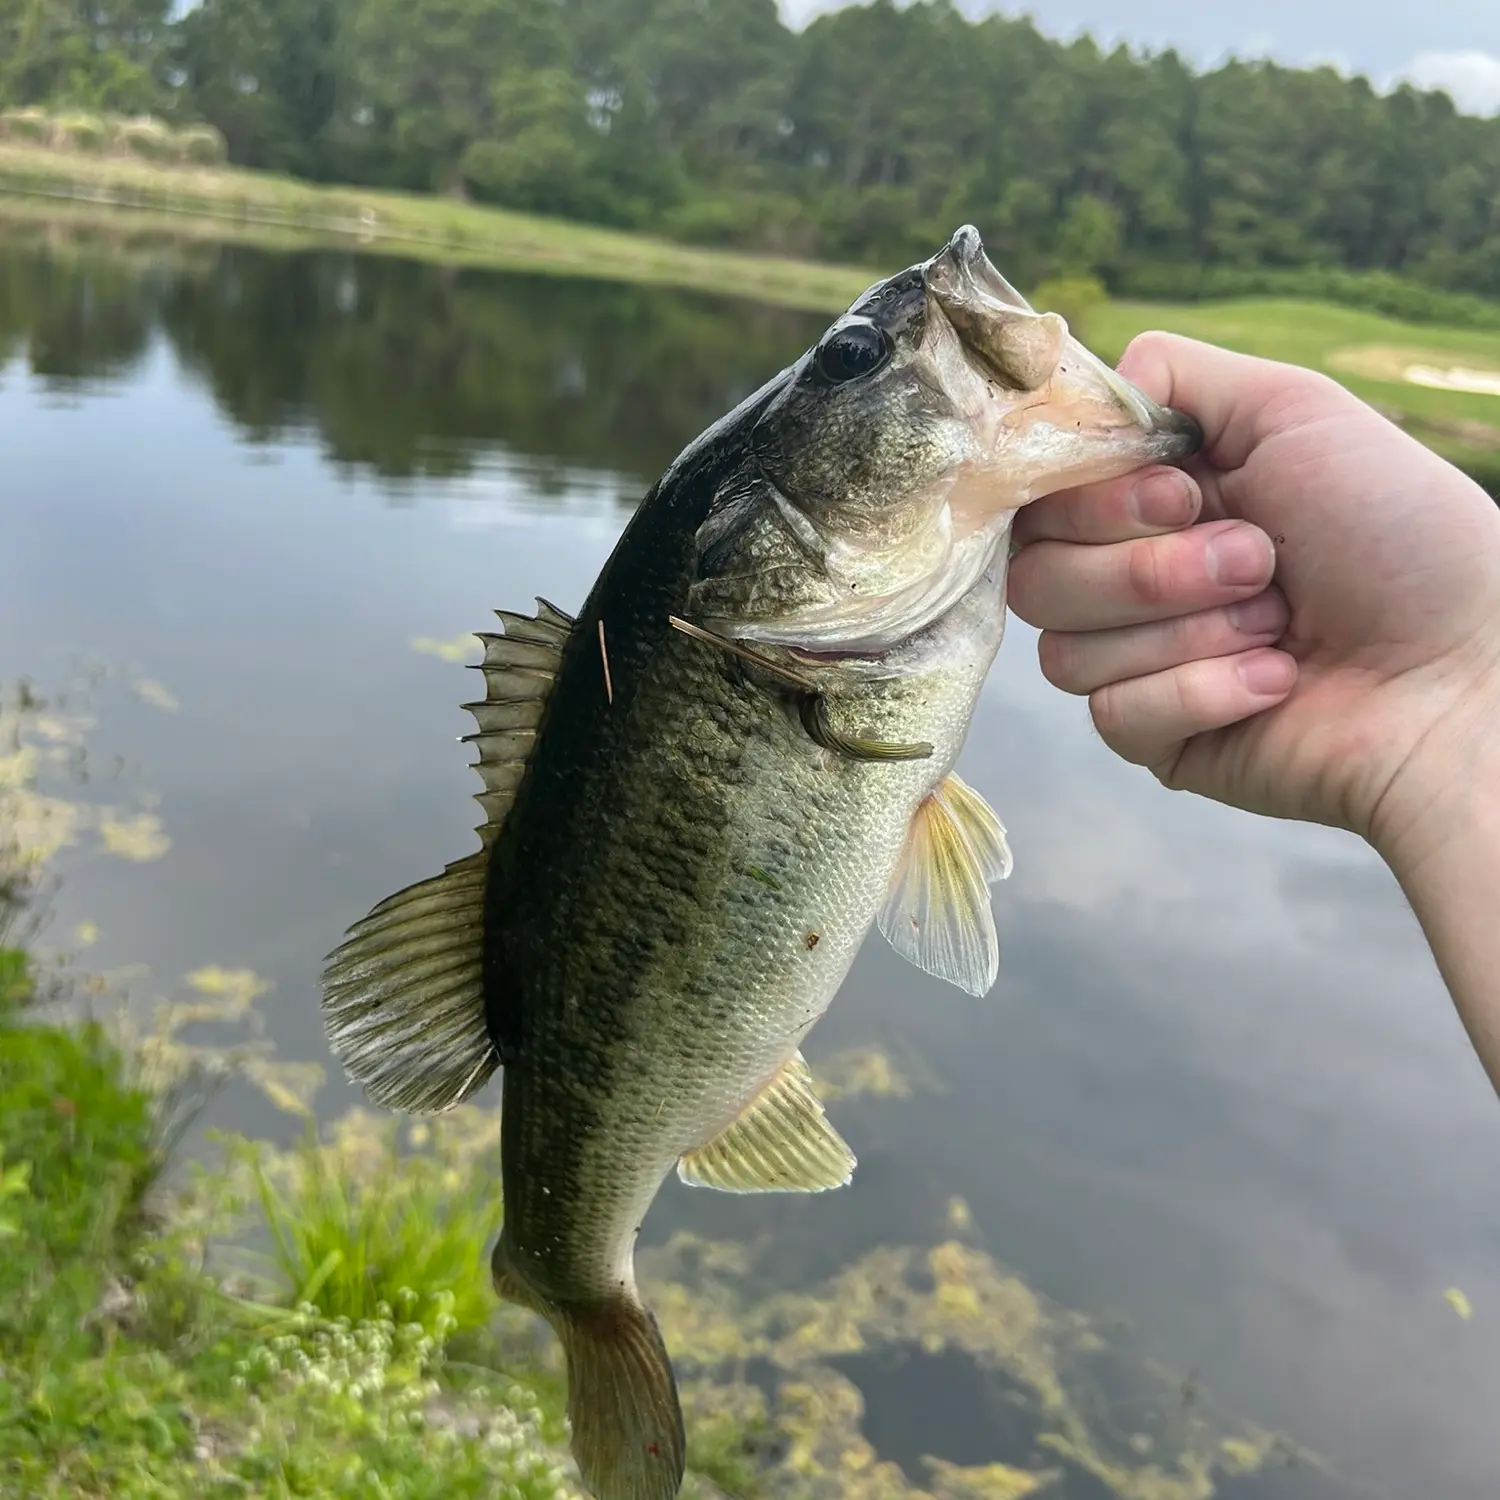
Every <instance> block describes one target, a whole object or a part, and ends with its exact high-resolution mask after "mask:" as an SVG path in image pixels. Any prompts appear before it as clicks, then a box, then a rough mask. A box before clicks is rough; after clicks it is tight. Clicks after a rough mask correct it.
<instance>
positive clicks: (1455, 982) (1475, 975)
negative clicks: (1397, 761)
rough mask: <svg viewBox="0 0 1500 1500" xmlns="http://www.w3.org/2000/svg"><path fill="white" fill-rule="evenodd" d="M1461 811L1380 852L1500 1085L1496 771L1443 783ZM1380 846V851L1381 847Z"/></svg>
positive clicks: (1499, 805) (1499, 803)
mask: <svg viewBox="0 0 1500 1500" xmlns="http://www.w3.org/2000/svg"><path fill="white" fill-rule="evenodd" d="M1450 790H1451V792H1452V795H1453V796H1454V797H1455V799H1456V800H1461V804H1462V812H1461V815H1459V816H1456V817H1454V818H1451V819H1446V820H1445V819H1441V818H1439V817H1438V815H1437V814H1436V811H1434V813H1433V824H1434V826H1433V828H1432V829H1431V830H1430V831H1429V832H1428V833H1427V835H1426V836H1425V837H1421V838H1420V839H1410V840H1408V841H1407V842H1406V844H1405V845H1404V846H1402V845H1398V846H1397V847H1395V848H1394V849H1392V850H1391V851H1390V852H1388V853H1386V859H1387V862H1388V863H1389V864H1390V866H1391V868H1392V870H1393V871H1394V873H1395V875H1396V878H1397V880H1399V881H1400V883H1401V888H1402V890H1403V891H1404V892H1405V893H1406V898H1407V900H1408V901H1409V902H1410V903H1411V906H1412V910H1413V911H1414V912H1415V913H1416V917H1417V920H1418V921H1419V922H1420V923H1421V924H1422V931H1423V932H1424V933H1425V934H1426V937H1427V941H1428V944H1429V945H1430V947H1431V948H1432V952H1433V956H1434V957H1435V958H1436V959H1437V964H1438V969H1439V970H1440V972H1441V973H1442V976H1443V982H1444V983H1445V984H1446V985H1447V987H1448V993H1449V994H1450V995H1451V996H1452V997H1453V1003H1454V1004H1455V1005H1456V1006H1457V1007H1458V1013H1459V1016H1460V1018H1461V1019H1462V1021H1463V1024H1464V1027H1465V1028H1466V1030H1467V1031H1468V1033H1469V1037H1470V1039H1471V1040H1472V1041H1473V1043H1474V1049H1475V1051H1476V1052H1478V1054H1479V1060H1480V1062H1481V1063H1482V1064H1483V1065H1484V1069H1485V1071H1486V1072H1487V1073H1488V1074H1489V1077H1490V1082H1491V1083H1492V1084H1493V1085H1494V1086H1495V1088H1496V1090H1497V1091H1500V779H1496V778H1494V777H1486V778H1484V779H1482V780H1477V781H1474V782H1471V783H1468V784H1467V785H1466V786H1461V787H1454V788H1452V789H1450ZM1383 852H1385V851H1383Z"/></svg>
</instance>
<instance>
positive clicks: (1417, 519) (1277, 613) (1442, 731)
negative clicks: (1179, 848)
mask: <svg viewBox="0 0 1500 1500" xmlns="http://www.w3.org/2000/svg"><path fill="white" fill-rule="evenodd" d="M1121 369H1122V371H1123V372H1124V373H1125V374H1126V375H1128V376H1129V378H1130V379H1132V380H1133V381H1135V382H1136V383H1137V384H1138V385H1139V386H1141V387H1142V389H1144V390H1145V391H1146V392H1147V393H1148V394H1149V395H1151V396H1153V397H1155V398H1156V399H1157V400H1159V401H1161V402H1163V403H1166V404H1169V405H1172V406H1175V407H1178V408H1180V409H1181V410H1184V411H1187V412H1189V413H1191V414H1192V415H1193V416H1195V417H1197V418H1198V420H1199V421H1200V422H1201V423H1202V425H1203V428H1204V433H1205V442H1204V447H1203V451H1202V453H1201V454H1199V456H1198V457H1197V458H1195V459H1194V460H1193V461H1192V462H1191V463H1190V464H1189V465H1188V471H1187V472H1186V473H1184V472H1180V471H1177V470H1172V469H1151V470H1145V471H1142V472H1141V473H1138V474H1134V475H1129V476H1126V477H1125V478H1123V479H1117V480H1111V481H1109V482H1106V483H1103V484H1099V485H1094V486H1089V487H1086V488H1083V489H1079V490H1075V491H1071V492H1067V493H1063V494H1059V495H1054V496H1050V497H1048V498H1046V499H1044V500H1040V501H1037V502H1036V503H1034V504H1033V505H1030V506H1028V507H1027V508H1026V509H1025V510H1023V511H1022V512H1021V513H1020V515H1019V516H1018V517H1017V518H1016V540H1017V544H1018V546H1019V549H1020V550H1019V551H1018V552H1017V554H1016V556H1015V558H1014V560H1013V561H1012V564H1011V574H1010V602H1011V606H1012V607H1013V608H1014V610H1015V612H1016V613H1017V614H1018V615H1019V616H1020V617H1021V618H1022V619H1024V620H1027V621H1028V622H1030V623H1031V624H1032V625H1035V626H1038V627H1040V628H1041V630H1042V636H1041V639H1040V644H1039V648H1038V649H1039V652H1040V656H1041V663H1042V670H1043V672H1044V673H1045V675H1046V676H1047V677H1048V679H1049V680H1050V681H1052V682H1053V683H1055V684H1056V685H1057V686H1059V687H1061V688H1064V689H1066V690H1067V691H1069V692H1074V693H1081V694H1087V695H1088V697H1089V706H1090V710H1091V712H1092V714H1093V718H1094V723H1095V725H1096V726H1097V727H1098V730H1099V733H1100V734H1101V736H1102V737H1103V739H1104V741H1105V743H1106V744H1108V745H1109V746H1110V747H1111V748H1112V749H1114V750H1115V751H1117V752H1118V753H1119V754H1120V755H1122V756H1124V757H1125V758H1126V759H1127V760H1131V761H1134V762H1137V763H1138V764H1140V765H1143V766H1146V767H1148V768H1149V769H1150V770H1151V771H1152V772H1154V773H1155V775H1156V776H1157V777H1158V778H1159V779H1160V780H1161V781H1162V782H1163V783H1165V784H1166V785H1167V786H1170V787H1174V788H1182V789H1186V790H1189V791H1194V792H1198V793H1200V794H1202V795H1204V796H1207V797H1212V798H1215V799H1216V800H1218V801H1221V802H1226V803H1229V804H1231V805H1234V806H1238V807H1243V808H1247V809H1249V810H1251V811H1254V812H1260V813H1266V814H1270V815H1272V816H1276V817H1283V818H1299V819H1305V820H1308V821H1313V822H1320V823H1328V824H1333V825H1335V826H1339V827H1344V828H1348V829H1352V830H1353V831H1354V832H1356V833H1358V834H1360V835H1361V836H1363V837H1365V838H1366V839H1369V840H1370V841H1371V842H1372V843H1374V844H1375V845H1376V846H1377V847H1378V848H1379V849H1380V850H1381V852H1382V853H1383V854H1385V856H1386V858H1387V859H1388V860H1393V859H1394V858H1395V857H1396V856H1397V852H1398V850H1405V849H1406V846H1408V845H1415V844H1418V843H1421V842H1422V841H1423V840H1424V839H1427V840H1430V839H1431V838H1434V837H1441V836H1442V832H1441V830H1442V828H1443V826H1444V824H1445V821H1451V820H1452V819H1455V818H1462V817H1463V816H1464V804H1463V797H1462V794H1463V792H1464V790H1465V786H1466V785H1467V786H1468V787H1472V786H1473V784H1474V781H1473V779H1472V773H1473V772H1474V771H1475V768H1476V767H1477V766H1478V765H1479V764H1480V752H1481V751H1482V750H1483V751H1484V752H1485V755H1484V759H1485V760H1486V761H1488V760H1489V759H1490V758H1491V757H1492V755H1493V751H1491V750H1489V749H1487V747H1486V742H1487V741H1493V740H1494V739H1495V738H1496V737H1497V735H1496V731H1497V730H1500V509H1497V507H1496V505H1495V503H1494V502H1493V501H1492V500H1491V499H1490V498H1489V497H1488V496H1487V495H1486V494H1485V493H1484V492H1483V491H1482V490H1481V489H1480V488H1479V486H1478V485H1476V484H1474V483H1473V482H1472V481H1470V480H1469V479H1468V478H1466V477H1465V476H1464V475H1463V474H1461V473H1460V472H1459V471H1458V470H1457V469H1454V468H1453V467H1452V466H1450V465H1449V464H1447V463H1445V462H1444V461H1443V460H1441V459H1440V458H1438V457H1437V456H1436V455H1434V454H1433V453H1431V452H1430V451H1429V450H1428V449H1426V448H1424V447H1423V446H1422V445H1421V444H1419V443H1418V442H1416V441H1415V439H1413V438H1410V437H1408V436H1407V435H1406V434H1405V433H1403V432H1402V431H1401V430H1400V429H1399V428H1397V427H1396V426H1394V425H1393V424H1391V423H1390V422H1387V421H1386V420H1385V419H1384V418H1383V417H1381V416H1380V415H1379V414H1378V413H1376V412H1375V411H1374V410H1373V409H1372V408H1370V407H1369V406H1367V405H1366V404H1365V403H1363V402H1362V401H1360V400H1358V399H1357V398H1356V397H1355V396H1353V395H1352V394H1350V393H1349V392H1347V391H1345V390H1344V389H1343V388H1342V387H1341V386H1339V385H1338V384H1336V383H1335V382H1334V381H1332V380H1329V379H1328V378H1326V377H1324V376H1322V375H1318V374H1315V373H1313V372H1311V371H1308V370H1303V369H1299V368H1296V367H1294V366H1288V365H1281V364H1276V363H1273V362H1271V361H1268V360H1260V359H1252V358H1249V357H1247V356H1244V355H1239V354H1231V353H1228V352H1226V351H1224V350H1220V349H1216V348H1214V347H1212V346H1210V345H1206V344H1200V343H1196V342H1194V341H1192V340H1189V339H1184V338H1178V337H1175V336H1172V335H1168V334H1159V333H1157V334H1146V335H1143V336H1142V337H1141V338H1138V339H1137V340H1136V341H1135V342H1134V343H1133V344H1132V345H1131V346H1130V348H1129V349H1128V350H1127V351H1126V354H1125V358H1124V359H1123V360H1122V361H1121ZM1273 574H1274V578H1275V582H1274V584H1273V583H1272V581H1271V580H1272V577H1273ZM1407 852H1408V853H1409V855H1410V857H1412V858H1419V857H1420V850H1416V849H1412V850H1409V851H1407Z"/></svg>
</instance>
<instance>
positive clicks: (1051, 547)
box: [1009, 521, 1276, 630]
mask: <svg viewBox="0 0 1500 1500" xmlns="http://www.w3.org/2000/svg"><path fill="white" fill-rule="evenodd" d="M1010 567H1011V571H1010V585H1009V595H1010V604H1011V608H1012V609H1014V610H1015V612H1016V613H1017V614H1018V615H1019V616H1020V617H1021V618H1022V619H1023V620H1025V621H1026V622H1027V623H1028V624H1030V625H1035V626H1037V627H1038V628H1040V629H1042V630H1112V629H1116V628H1118V627H1119V626H1122V625H1138V624H1141V623H1142V622H1143V621H1146V620H1170V619H1173V618H1175V617H1176V616H1178V615H1189V614H1194V613H1196V612H1197V611H1198V610H1201V609H1213V608H1215V607H1216V606H1218V605H1221V604H1235V603H1238V602H1239V601H1240V600H1242V599H1249V598H1252V597H1253V596H1254V595H1256V594H1258V593H1260V591H1261V590H1262V589H1263V588H1265V586H1266V585H1267V584H1268V583H1269V582H1270V581H1271V574H1272V572H1273V571H1274V570H1275V567H1276V553H1275V549H1274V548H1273V547H1272V545H1271V539H1270V537H1268V536H1267V535H1266V534H1265V532H1263V531H1262V530H1261V529H1260V528H1259V527H1258V526H1251V525H1250V524H1249V523H1248V522H1245V521H1209V522H1205V523H1204V524H1202V525H1199V526H1194V527H1191V528H1190V529H1189V530H1187V531H1178V532H1172V533H1169V534H1168V535H1166V536H1154V537H1142V538H1139V539H1138V540H1136V541H1131V542H1113V543H1110V544H1107V545H1104V546H1099V547H1079V546H1075V545H1074V544H1073V543H1071V542H1051V541H1043V542H1033V543H1032V544H1031V546H1029V547H1023V548H1022V549H1021V551H1020V552H1018V553H1017V554H1016V556H1015V558H1014V559H1013V560H1012V562H1011V565H1010Z"/></svg>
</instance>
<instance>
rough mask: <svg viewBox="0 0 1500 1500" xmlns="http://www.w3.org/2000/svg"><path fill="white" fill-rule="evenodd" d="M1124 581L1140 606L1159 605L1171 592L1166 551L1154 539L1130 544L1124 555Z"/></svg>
mask: <svg viewBox="0 0 1500 1500" xmlns="http://www.w3.org/2000/svg"><path fill="white" fill-rule="evenodd" d="M1125 581H1126V586H1127V587H1128V588H1129V590H1130V593H1131V596H1132V597H1133V598H1135V599H1136V600H1138V601H1139V602H1140V603H1142V604H1148V605H1154V604H1160V603H1161V602H1162V601H1163V600H1164V599H1165V598H1166V597H1167V596H1168V594H1169V592H1170V590H1171V573H1170V569H1169V567H1168V564H1167V558H1166V549H1165V548H1164V547H1162V546H1161V545H1160V544H1159V543H1158V542H1157V540H1156V539H1155V538H1152V539H1150V540H1147V541H1139V542H1132V543H1131V544H1130V546H1129V548H1128V549H1127V551H1126V554H1125Z"/></svg>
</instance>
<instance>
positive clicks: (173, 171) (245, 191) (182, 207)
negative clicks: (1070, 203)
mask: <svg viewBox="0 0 1500 1500" xmlns="http://www.w3.org/2000/svg"><path fill="white" fill-rule="evenodd" d="M7 194H9V195H20V196H25V197H32V198H37V199H42V200H47V201H51V202H55V203H71V204H87V205H92V206H94V207H105V208H120V209H131V210H136V211H138V212H139V211H146V212H150V213H153V214H170V215H172V216H173V217H174V218H179V219H184V220H188V219H197V220H200V221H207V222H210V223H213V224H215V225H220V226H223V227H224V228H226V229H228V230H231V231H233V230H236V229H239V228H242V227H250V228H253V229H256V230H270V231H276V232H280V233H282V234H283V235H287V234H290V235H295V236H299V237H302V238H303V240H304V242H313V243H325V244H326V243H338V244H342V245H345V246H351V245H352V246H357V247H361V248H365V249H370V250H384V251H388V252H394V253H399V254H402V255H419V256H422V257H425V258H429V259H435V260H442V261H444V262H447V263H450V264H454V265H471V266H489V267H494V268H497V269H519V268H525V269H530V270H545V271H551V272H554V273H556V274H559V275H575V276H598V277H604V278H606V279H612V280H621V281H634V282H641V283H647V284H653V285H668V286H681V287H689V288H697V289H699V290H703V291H714V292H724V293H729V294H733V295H736V296H742V297H751V298H755V299H758V300H761V301H766V302H771V303H775V304H777V305H780V306H785V307H795V308H804V309H810V310H813V311H822V310H825V309H831V308H843V307H845V306H847V305H848V303H849V302H850V300H851V299H852V298H854V297H856V296H857V295H858V294H859V293H860V291H861V290H863V288H865V287H866V286H868V285H869V284H870V282H871V280H872V279H873V273H871V272H868V271H863V270H859V269H856V268H852V267H847V266H828V265H818V264H814V263H812V262H810V261H794V260H779V259H775V258H772V257H768V256H754V255H738V254H732V253H730V252H727V251H717V250H702V249H694V248H692V247H690V246H686V245H678V244H673V243H671V242H669V241H666V240H658V239H652V238H649V237H647V236H645V235H636V234H626V233H621V232H619V231H615V230H610V229H600V228H596V227H594V226H591V225H584V224H571V223H566V222H563V221H561V220H556V219H543V218H537V217H534V216H532V215H528V214H518V213H510V212H507V211H505V210H503V209H495V208H478V207H475V206H473V205H471V204H467V203H461V202H458V201H456V200H453V199H448V198H438V197H433V196H431V195H425V196H424V195H418V194H411V193H391V192H377V191H367V190H365V189H363V188H342V187H322V186H319V185H317V184H314V183H308V182H302V181H299V180H297V179H295V178H291V177H279V176H275V175H273V174H271V173H267V172H251V171H244V170H241V169H240V168H236V167H213V168H201V167H186V166H179V167H173V166H164V165H160V164H156V163H151V162H143V161H133V160H130V159H126V158H118V157H91V156H84V155H80V154H78V153H74V152H63V151H54V150H51V149H48V148H44V147H36V146H25V145H18V144H15V143H0V195H7Z"/></svg>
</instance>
